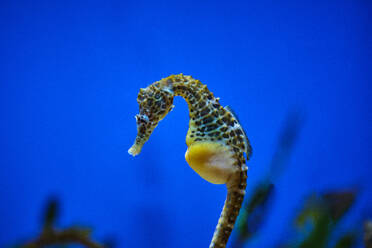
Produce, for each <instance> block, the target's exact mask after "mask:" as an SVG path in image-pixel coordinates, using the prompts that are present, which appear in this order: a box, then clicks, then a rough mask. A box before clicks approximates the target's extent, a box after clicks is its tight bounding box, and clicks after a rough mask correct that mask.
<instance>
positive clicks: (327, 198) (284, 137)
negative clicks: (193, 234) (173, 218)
mask: <svg viewBox="0 0 372 248" xmlns="http://www.w3.org/2000/svg"><path fill="white" fill-rule="evenodd" d="M302 123H303V119H302V118H301V115H300V113H299V112H296V111H294V112H292V113H290V114H289V115H288V117H287V118H286V121H285V124H284V126H283V128H282V131H281V133H280V135H279V142H278V144H277V147H276V150H275V153H274V156H273V158H272V160H271V162H270V164H269V172H268V174H267V175H265V176H264V177H263V179H262V180H260V181H259V183H258V184H257V186H256V187H254V189H253V191H252V192H253V193H252V195H251V196H250V198H248V200H247V201H246V203H245V205H244V208H243V209H242V210H241V213H240V216H239V219H238V221H237V230H236V231H237V233H236V236H235V240H234V241H233V243H232V247H234V248H241V247H248V246H249V243H250V242H251V241H252V239H253V238H254V237H255V235H257V234H258V233H259V231H260V228H261V226H262V225H263V223H264V221H265V219H266V217H267V216H268V214H269V211H270V206H271V199H272V198H273V197H274V195H275V190H276V189H275V182H276V181H277V180H278V178H279V177H280V175H281V174H282V172H283V171H284V170H285V167H286V165H287V164H288V161H289V158H290V155H291V152H292V150H293V147H294V145H295V142H296V140H297V137H298V135H299V131H300V129H301V126H302ZM355 198H356V191H354V190H340V191H334V192H328V193H323V194H313V195H311V196H310V197H308V198H307V200H306V201H305V203H304V205H303V209H302V210H301V211H300V213H299V214H298V216H297V218H296V219H295V226H296V232H295V233H296V234H295V235H294V237H290V238H289V239H290V240H289V241H285V242H288V244H286V243H284V244H280V245H279V246H278V247H282V248H295V247H296V248H328V247H333V248H350V247H353V245H355V243H356V239H357V232H356V231H355V230H351V231H348V232H346V233H344V234H343V235H341V236H340V237H338V239H337V240H334V239H332V237H333V236H334V233H335V229H336V228H337V226H338V224H339V221H340V220H341V219H342V217H343V216H344V215H345V214H346V213H347V211H348V210H349V209H350V207H351V206H352V204H353V203H354V201H355ZM364 243H365V247H367V248H372V245H371V243H372V223H371V222H368V223H367V222H366V224H365V236H364Z"/></svg>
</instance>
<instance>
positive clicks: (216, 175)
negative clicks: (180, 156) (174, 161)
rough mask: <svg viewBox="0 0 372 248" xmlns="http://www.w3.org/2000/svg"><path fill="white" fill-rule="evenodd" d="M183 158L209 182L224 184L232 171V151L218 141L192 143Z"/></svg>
mask: <svg viewBox="0 0 372 248" xmlns="http://www.w3.org/2000/svg"><path fill="white" fill-rule="evenodd" d="M185 158H186V161H187V163H188V164H189V165H190V167H191V168H192V169H193V170H194V171H195V172H196V173H198V174H199V175H200V176H201V177H202V178H203V179H205V180H207V181H208V182H210V183H214V184H224V183H226V182H227V180H228V179H229V177H230V176H231V174H232V173H233V172H234V166H233V163H234V160H233V158H232V153H231V152H230V151H229V149H228V148H227V147H226V146H224V145H223V144H220V143H216V142H196V143H193V144H191V145H190V146H189V148H188V149H187V151H186V154H185Z"/></svg>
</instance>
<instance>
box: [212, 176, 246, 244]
mask: <svg viewBox="0 0 372 248" xmlns="http://www.w3.org/2000/svg"><path fill="white" fill-rule="evenodd" d="M237 177H238V180H237V181H236V179H235V180H231V181H233V182H235V183H234V184H229V183H228V184H227V197H226V201H225V204H224V207H223V209H222V213H221V216H220V218H219V220H218V224H217V227H216V230H215V232H214V234H213V238H212V241H211V244H210V246H209V248H225V247H226V244H227V241H228V239H229V237H230V234H231V232H232V230H233V228H234V224H235V221H236V219H237V217H238V215H239V211H240V208H241V206H242V203H243V199H244V195H245V188H246V186H247V183H246V180H247V174H246V171H240V172H239V173H238V175H237ZM236 182H238V184H236Z"/></svg>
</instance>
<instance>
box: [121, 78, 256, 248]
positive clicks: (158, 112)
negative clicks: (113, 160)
mask: <svg viewBox="0 0 372 248" xmlns="http://www.w3.org/2000/svg"><path fill="white" fill-rule="evenodd" d="M174 96H182V97H183V98H184V99H185V100H186V102H187V103H188V107H189V116H190V122H189V130H188V132H187V136H186V144H187V146H188V149H187V151H186V154H185V158H186V161H187V162H188V164H189V165H190V167H191V168H192V169H194V170H195V171H196V172H197V173H198V174H199V175H200V176H201V177H202V178H204V179H205V180H207V181H209V182H211V183H214V184H226V186H227V197H226V201H225V204H224V207H223V210H222V213H221V216H220V218H219V221H218V224H217V227H216V230H215V232H214V235H213V238H212V241H211V244H210V246H209V247H210V248H217V247H219V248H220V247H221V248H222V247H226V243H227V241H228V238H229V236H230V234H231V231H232V229H233V227H234V224H235V221H236V218H237V216H238V214H239V211H240V208H241V205H242V202H243V198H244V195H245V188H246V185H247V184H246V180H247V169H248V168H247V166H246V159H245V157H244V153H245V154H246V156H247V159H249V157H250V156H251V150H252V149H251V146H250V143H249V140H248V139H247V137H246V135H245V132H244V130H243V128H242V127H241V125H240V124H239V121H238V120H237V118H236V116H235V115H234V113H233V112H232V111H231V109H229V108H228V107H222V106H221V105H220V103H219V98H215V97H214V95H213V93H212V92H210V91H209V90H208V88H207V86H206V85H204V84H202V83H201V82H200V81H199V80H195V79H193V78H192V77H191V76H185V75H183V74H179V75H171V76H169V77H167V78H163V79H162V80H160V81H157V82H155V83H153V84H151V85H150V86H148V87H147V88H145V89H141V90H140V92H139V94H138V98H137V102H138V104H139V108H140V112H139V114H138V115H136V121H137V137H136V140H135V142H134V144H133V146H132V147H131V148H130V149H129V151H128V152H129V153H130V154H131V155H133V156H135V155H137V154H139V153H140V151H141V149H142V146H143V145H144V143H145V142H146V141H147V140H148V139H149V137H150V135H151V133H152V132H153V130H154V129H155V127H156V126H157V125H158V123H159V121H160V120H162V119H163V118H164V117H165V116H166V115H167V114H168V113H169V111H171V110H172V108H173V98H174Z"/></svg>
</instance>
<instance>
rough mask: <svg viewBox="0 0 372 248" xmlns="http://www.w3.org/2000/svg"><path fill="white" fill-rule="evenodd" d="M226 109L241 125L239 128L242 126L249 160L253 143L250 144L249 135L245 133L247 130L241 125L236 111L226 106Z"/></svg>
mask: <svg viewBox="0 0 372 248" xmlns="http://www.w3.org/2000/svg"><path fill="white" fill-rule="evenodd" d="M225 109H226V110H227V111H229V112H230V113H231V114H232V116H233V117H234V118H235V119H236V121H237V122H238V123H239V126H240V128H241V130H242V131H243V140H244V144H245V154H246V155H247V159H249V158H250V157H251V155H252V147H251V143H250V142H249V139H248V137H247V134H246V133H245V130H244V128H243V126H242V125H241V124H240V121H239V117H238V116H237V114H236V113H235V111H234V110H233V109H232V108H231V107H230V106H228V105H227V106H225Z"/></svg>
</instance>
